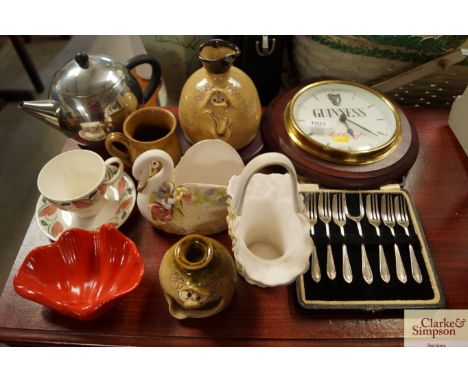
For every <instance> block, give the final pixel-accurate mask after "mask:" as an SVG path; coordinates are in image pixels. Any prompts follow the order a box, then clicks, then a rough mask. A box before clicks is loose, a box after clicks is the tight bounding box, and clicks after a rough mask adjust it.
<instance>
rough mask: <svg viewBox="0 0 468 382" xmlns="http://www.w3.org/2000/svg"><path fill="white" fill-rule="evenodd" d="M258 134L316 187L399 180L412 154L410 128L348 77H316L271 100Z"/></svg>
mask: <svg viewBox="0 0 468 382" xmlns="http://www.w3.org/2000/svg"><path fill="white" fill-rule="evenodd" d="M265 114H266V115H265V117H266V118H265V120H264V121H263V123H262V134H263V139H264V141H265V144H266V145H267V146H268V147H269V148H270V149H272V150H275V151H280V152H283V153H284V154H286V155H287V156H288V157H289V158H290V159H291V160H292V161H293V163H294V164H295V165H296V168H297V170H298V172H299V173H300V174H301V175H303V176H305V177H306V178H308V179H309V180H310V181H313V182H318V183H320V184H321V185H326V186H333V187H337V186H339V187H344V188H362V187H378V186H382V185H384V184H385V183H391V182H400V181H401V179H402V177H403V176H404V175H405V174H406V172H407V171H408V170H409V169H410V168H411V166H412V164H413V163H414V161H415V160H416V157H417V152H418V139H417V135H416V132H415V131H414V129H413V128H412V127H411V125H410V124H409V122H408V120H407V118H406V116H405V115H404V114H403V112H402V111H401V110H400V109H399V108H398V107H397V106H396V105H394V104H393V103H392V102H391V101H390V100H388V99H387V98H386V97H385V96H384V95H382V94H380V93H379V92H377V91H375V90H374V89H372V88H369V87H367V86H364V85H361V84H357V83H354V82H350V81H341V80H328V81H319V82H315V83H312V84H310V85H307V86H305V87H302V88H295V89H292V90H291V91H289V92H286V93H284V94H283V95H280V96H279V97H278V98H277V99H275V100H274V101H273V102H272V103H271V105H270V107H269V108H268V110H267V111H266V113H265Z"/></svg>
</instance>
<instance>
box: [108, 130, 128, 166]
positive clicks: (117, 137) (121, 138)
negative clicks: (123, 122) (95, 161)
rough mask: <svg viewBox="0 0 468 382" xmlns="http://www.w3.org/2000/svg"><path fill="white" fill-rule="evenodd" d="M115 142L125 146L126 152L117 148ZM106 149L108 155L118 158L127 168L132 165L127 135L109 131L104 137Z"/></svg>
mask: <svg viewBox="0 0 468 382" xmlns="http://www.w3.org/2000/svg"><path fill="white" fill-rule="evenodd" d="M115 142H118V143H121V144H122V145H124V147H125V148H126V152H125V151H122V150H120V149H118V148H117V146H116V145H115V144H114V143H115ZM106 149H107V151H108V152H109V154H110V155H112V156H116V157H117V158H120V159H121V160H122V162H123V163H124V165H125V166H127V168H131V167H132V162H131V161H130V147H129V143H128V140H127V137H126V136H125V135H124V134H122V133H119V132H115V133H110V134H109V135H108V136H107V137H106Z"/></svg>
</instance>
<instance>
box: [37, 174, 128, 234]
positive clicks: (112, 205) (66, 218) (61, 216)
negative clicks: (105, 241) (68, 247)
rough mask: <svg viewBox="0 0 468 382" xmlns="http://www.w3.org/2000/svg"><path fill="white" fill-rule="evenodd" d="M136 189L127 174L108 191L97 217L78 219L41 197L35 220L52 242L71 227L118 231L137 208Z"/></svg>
mask: <svg viewBox="0 0 468 382" xmlns="http://www.w3.org/2000/svg"><path fill="white" fill-rule="evenodd" d="M135 201H136V190H135V185H134V184H133V181H132V179H131V178H130V177H129V176H128V175H127V174H126V173H124V174H123V176H122V178H121V179H120V180H119V181H118V182H116V184H114V185H112V186H109V187H108V189H107V191H106V202H105V204H104V206H103V207H102V209H101V210H100V211H99V212H98V213H97V215H95V216H93V217H90V218H86V219H83V218H81V219H80V218H77V217H76V216H74V215H73V214H72V213H70V212H67V211H62V210H60V209H58V208H57V207H56V206H54V205H53V204H51V203H49V202H48V201H47V199H46V198H45V197H44V196H42V195H41V196H40V197H39V200H38V201H37V205H36V213H35V216H36V221H37V224H38V225H39V228H40V229H41V231H42V232H43V233H44V234H45V235H46V236H47V237H48V238H49V239H51V240H53V241H55V240H57V239H58V238H59V237H60V235H61V234H62V232H63V231H65V230H67V229H69V228H82V229H86V230H90V231H94V230H97V229H98V228H99V227H100V226H101V225H102V224H106V223H107V224H111V225H113V226H114V227H115V228H119V227H120V226H121V225H122V224H123V223H124V222H125V221H126V220H127V219H128V217H129V216H130V213H131V212H132V210H133V207H134V206H135Z"/></svg>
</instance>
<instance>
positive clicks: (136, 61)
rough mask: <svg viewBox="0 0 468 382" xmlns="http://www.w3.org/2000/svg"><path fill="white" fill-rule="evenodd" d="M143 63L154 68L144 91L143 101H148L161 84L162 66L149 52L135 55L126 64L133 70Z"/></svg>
mask: <svg viewBox="0 0 468 382" xmlns="http://www.w3.org/2000/svg"><path fill="white" fill-rule="evenodd" d="M141 64H150V65H151V69H152V72H151V78H150V80H149V84H148V86H147V87H146V89H145V90H144V91H143V103H146V102H147V101H148V100H149V99H150V97H151V96H152V95H153V93H154V91H155V90H156V88H157V87H158V85H159V82H160V81H161V66H160V65H159V62H158V61H157V60H156V59H155V58H154V57H153V56H150V55H149V54H139V55H138V56H135V57H133V58H131V59H130V60H128V61H127V62H126V64H125V66H126V67H127V69H128V70H131V69H133V68H134V67H135V66H138V65H141Z"/></svg>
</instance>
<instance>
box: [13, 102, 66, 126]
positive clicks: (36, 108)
mask: <svg viewBox="0 0 468 382" xmlns="http://www.w3.org/2000/svg"><path fill="white" fill-rule="evenodd" d="M18 109H22V110H24V111H26V112H28V113H29V114H31V115H33V116H35V117H36V118H38V119H40V120H41V121H43V122H45V123H47V124H49V125H50V126H52V127H55V128H56V129H60V124H59V119H58V114H59V109H60V106H59V105H58V103H57V102H55V101H52V100H40V101H22V102H20V103H19V104H18Z"/></svg>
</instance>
